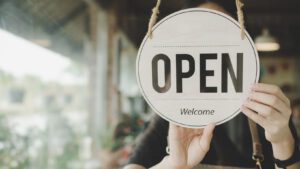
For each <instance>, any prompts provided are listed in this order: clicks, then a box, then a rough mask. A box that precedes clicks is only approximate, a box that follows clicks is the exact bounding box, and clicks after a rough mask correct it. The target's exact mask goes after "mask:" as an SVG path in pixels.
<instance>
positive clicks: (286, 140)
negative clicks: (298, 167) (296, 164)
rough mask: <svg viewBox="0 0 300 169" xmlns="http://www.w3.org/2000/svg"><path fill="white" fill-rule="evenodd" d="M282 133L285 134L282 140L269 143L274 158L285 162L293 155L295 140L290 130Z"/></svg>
mask: <svg viewBox="0 0 300 169" xmlns="http://www.w3.org/2000/svg"><path fill="white" fill-rule="evenodd" d="M284 132H285V133H287V135H286V136H285V137H283V139H282V140H280V141H277V142H275V143H271V144H272V148H273V155H274V158H276V159H279V160H286V159H288V158H290V157H291V156H292V155H293V152H294V149H295V140H294V137H293V135H292V133H291V131H290V129H289V130H288V131H284Z"/></svg>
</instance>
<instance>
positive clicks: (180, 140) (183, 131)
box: [165, 124, 215, 169]
mask: <svg viewBox="0 0 300 169" xmlns="http://www.w3.org/2000/svg"><path fill="white" fill-rule="evenodd" d="M214 127H215V125H213V124H211V125H208V126H206V127H205V128H204V129H189V128H184V127H179V126H176V125H173V124H170V127H169V138H168V139H169V148H170V155H169V156H167V157H166V158H165V160H166V163H167V166H168V168H172V169H190V168H193V167H194V166H196V165H197V164H198V163H199V162H200V161H202V160H203V158H204V157H205V155H206V153H207V152H208V150H209V147H210V142H211V139H212V136H213V130H214Z"/></svg>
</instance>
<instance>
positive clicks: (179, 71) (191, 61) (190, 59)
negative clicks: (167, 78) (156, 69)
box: [176, 54, 195, 93]
mask: <svg viewBox="0 0 300 169" xmlns="http://www.w3.org/2000/svg"><path fill="white" fill-rule="evenodd" d="M183 60H186V61H188V62H189V70H188V71H187V72H183V71H182V61H183ZM194 72H195V60H194V59H193V57H192V56H191V55H187V54H177V55H176V86H177V93H182V79H183V78H189V77H191V76H192V75H193V74H194Z"/></svg>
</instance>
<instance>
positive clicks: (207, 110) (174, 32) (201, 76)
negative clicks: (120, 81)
mask: <svg viewBox="0 0 300 169" xmlns="http://www.w3.org/2000/svg"><path fill="white" fill-rule="evenodd" d="M245 33H246V34H245V39H244V40H242V38H241V30H240V26H239V24H238V22H236V21H235V20H234V19H233V18H231V17H230V16H228V15H226V14H223V13H220V12H217V11H214V10H208V9H202V8H193V9H187V10H182V11H178V12H176V13H173V14H171V15H169V16H167V17H166V18H164V19H162V20H161V21H160V22H159V23H157V24H156V25H155V26H154V27H153V38H152V39H150V38H149V36H146V37H145V38H144V41H143V43H142V44H141V46H140V49H139V53H138V58H137V62H136V68H137V81H138V84H139V87H140V90H141V92H142V94H143V96H144V98H145V99H146V101H147V102H148V104H149V105H150V107H151V108H152V109H153V110H154V111H155V112H156V113H157V114H158V115H160V116H161V117H162V118H164V119H166V120H168V121H169V122H172V123H175V124H178V125H181V126H184V127H190V128H202V127H204V126H206V125H208V124H210V123H215V124H222V123H224V122H226V121H228V120H230V119H232V118H233V117H235V116H236V115H237V114H238V113H239V112H240V108H241V106H242V104H243V102H244V101H245V100H246V98H247V96H248V94H249V92H250V86H251V84H253V83H256V82H258V79H259V70H260V68H259V58H258V54H257V50H256V48H255V46H254V43H253V41H252V39H251V37H250V36H249V34H248V33H247V32H245Z"/></svg>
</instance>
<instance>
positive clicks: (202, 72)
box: [200, 53, 217, 93]
mask: <svg viewBox="0 0 300 169" xmlns="http://www.w3.org/2000/svg"><path fill="white" fill-rule="evenodd" d="M208 59H217V54H216V53H213V54H200V92H203V93H217V87H207V85H206V77H207V76H214V74H215V72H214V71H213V70H206V60H208Z"/></svg>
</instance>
